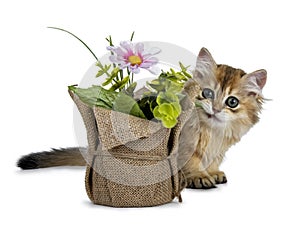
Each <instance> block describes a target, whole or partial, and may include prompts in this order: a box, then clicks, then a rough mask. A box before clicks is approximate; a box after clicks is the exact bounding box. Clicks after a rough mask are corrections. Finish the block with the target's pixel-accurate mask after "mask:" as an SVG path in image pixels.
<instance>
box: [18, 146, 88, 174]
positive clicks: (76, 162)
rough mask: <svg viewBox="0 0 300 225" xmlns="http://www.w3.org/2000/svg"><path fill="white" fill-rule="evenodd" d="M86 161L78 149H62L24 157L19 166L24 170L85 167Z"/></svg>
mask: <svg viewBox="0 0 300 225" xmlns="http://www.w3.org/2000/svg"><path fill="white" fill-rule="evenodd" d="M85 165H86V161H85V159H84V157H83V155H82V152H80V150H79V148H78V147H74V148H61V149H54V148H52V150H51V151H44V152H37V153H31V154H28V155H25V156H22V157H21V158H20V159H19V160H18V162H17V166H18V167H20V168H21V169H23V170H29V169H38V168H46V167H54V166H85Z"/></svg>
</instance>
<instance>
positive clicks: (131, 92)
mask: <svg viewBox="0 0 300 225" xmlns="http://www.w3.org/2000/svg"><path fill="white" fill-rule="evenodd" d="M136 85H137V83H136V82H133V83H132V84H130V85H129V87H128V88H126V90H125V91H124V92H125V93H126V94H127V95H129V96H133V92H134V90H135V88H136Z"/></svg>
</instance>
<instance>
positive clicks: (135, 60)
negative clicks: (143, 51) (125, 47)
mask: <svg viewBox="0 0 300 225" xmlns="http://www.w3.org/2000/svg"><path fill="white" fill-rule="evenodd" d="M128 61H129V62H130V63H131V65H132V66H134V65H140V64H141V63H142V59H141V58H140V57H139V56H138V55H131V56H129V57H128Z"/></svg>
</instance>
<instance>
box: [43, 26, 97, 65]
mask: <svg viewBox="0 0 300 225" xmlns="http://www.w3.org/2000/svg"><path fill="white" fill-rule="evenodd" d="M47 28H51V29H56V30H60V31H64V32H67V33H68V34H71V35H72V36H73V37H75V38H76V39H77V40H79V41H80V42H81V43H82V44H83V45H84V46H85V47H86V48H87V49H88V50H89V51H90V53H92V55H93V56H94V58H95V59H96V60H97V61H99V60H98V58H97V56H96V55H95V53H94V52H93V51H92V50H91V49H90V48H89V46H88V45H87V44H86V43H84V42H83V41H82V40H81V39H80V38H79V37H77V36H76V35H75V34H72V33H71V32H69V31H67V30H64V29H61V28H58V27H47Z"/></svg>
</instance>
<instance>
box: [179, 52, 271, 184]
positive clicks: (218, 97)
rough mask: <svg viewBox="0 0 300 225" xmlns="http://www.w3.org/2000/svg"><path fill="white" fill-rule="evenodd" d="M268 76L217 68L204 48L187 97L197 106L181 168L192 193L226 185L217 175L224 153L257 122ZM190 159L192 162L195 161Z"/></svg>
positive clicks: (182, 140) (183, 138)
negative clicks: (222, 184)
mask: <svg viewBox="0 0 300 225" xmlns="http://www.w3.org/2000/svg"><path fill="white" fill-rule="evenodd" d="M266 79H267V72H266V71H265V70H258V71H255V72H253V73H249V74H247V73H245V72H244V71H243V70H241V69H235V68H232V67H230V66H227V65H217V64H216V63H215V61H214V59H213V58H212V56H211V54H210V53H209V51H208V50H207V49H205V48H202V49H201V50H200V52H199V55H198V58H197V64H196V69H195V71H194V75H193V79H190V80H189V81H188V82H187V83H186V85H185V92H186V93H187V95H188V96H189V97H190V99H191V101H193V102H194V103H195V104H196V105H197V106H199V107H197V109H196V110H194V112H193V115H192V117H191V118H190V119H189V121H188V122H187V123H186V125H185V126H184V128H183V130H182V132H181V136H180V142H179V143H180V146H179V149H180V157H179V161H180V165H184V164H185V166H184V167H183V171H184V174H185V176H186V178H187V182H188V187H190V188H204V189H208V188H212V187H215V184H221V183H226V182H227V178H226V176H225V173H224V172H222V171H220V170H219V166H220V164H221V163H222V161H223V158H224V154H225V152H226V151H227V150H228V149H229V147H230V146H232V145H233V144H235V143H237V142H238V141H239V140H240V139H241V137H242V136H243V135H244V134H246V133H247V132H248V131H249V129H250V128H251V127H252V126H253V125H254V124H256V123H257V122H258V120H259V117H258V114H259V113H260V111H261V109H262V103H263V100H264V98H263V97H262V89H263V87H264V85H265V83H266ZM191 155H192V156H191Z"/></svg>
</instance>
